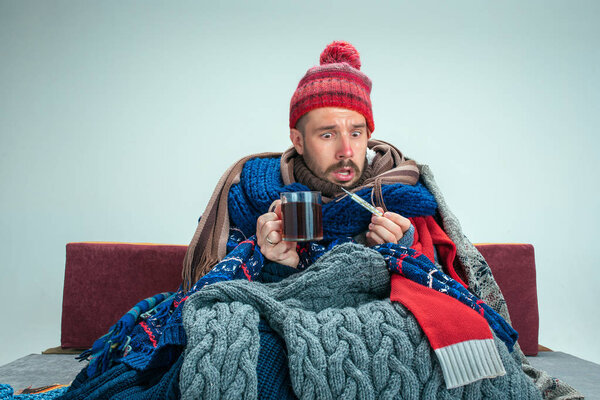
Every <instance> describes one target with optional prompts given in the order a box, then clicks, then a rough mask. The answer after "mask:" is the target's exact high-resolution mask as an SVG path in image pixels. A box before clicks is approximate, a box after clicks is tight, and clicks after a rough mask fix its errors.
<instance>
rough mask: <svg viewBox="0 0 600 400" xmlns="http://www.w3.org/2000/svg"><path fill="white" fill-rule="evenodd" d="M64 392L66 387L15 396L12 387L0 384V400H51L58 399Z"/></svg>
mask: <svg viewBox="0 0 600 400" xmlns="http://www.w3.org/2000/svg"><path fill="white" fill-rule="evenodd" d="M66 391H67V388H66V387H61V388H58V389H53V390H50V391H47V392H44V393H36V394H15V391H14V389H13V388H12V386H10V385H6V384H3V383H0V400H51V399H58V398H59V397H60V396H61V395H62V394H63V393H65V392H66Z"/></svg>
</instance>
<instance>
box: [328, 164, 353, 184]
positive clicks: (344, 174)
mask: <svg viewBox="0 0 600 400" xmlns="http://www.w3.org/2000/svg"><path fill="white" fill-rule="evenodd" d="M333 176H334V178H335V180H337V181H338V182H350V181H351V180H352V179H354V176H355V174H354V169H353V168H351V167H346V168H340V169H337V170H335V171H333Z"/></svg>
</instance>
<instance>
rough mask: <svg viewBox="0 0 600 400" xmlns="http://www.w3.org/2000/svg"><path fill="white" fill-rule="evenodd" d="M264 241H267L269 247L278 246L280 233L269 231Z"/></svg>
mask: <svg viewBox="0 0 600 400" xmlns="http://www.w3.org/2000/svg"><path fill="white" fill-rule="evenodd" d="M265 240H266V241H267V243H269V244H271V245H276V244H279V243H281V242H282V240H281V233H279V231H278V230H275V231H270V232H269V233H267V234H266V236H265Z"/></svg>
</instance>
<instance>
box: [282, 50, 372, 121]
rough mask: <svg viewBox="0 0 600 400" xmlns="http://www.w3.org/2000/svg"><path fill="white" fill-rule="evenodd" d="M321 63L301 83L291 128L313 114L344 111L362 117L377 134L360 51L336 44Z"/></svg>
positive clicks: (294, 98) (293, 104) (368, 80)
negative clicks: (333, 109)
mask: <svg viewBox="0 0 600 400" xmlns="http://www.w3.org/2000/svg"><path fill="white" fill-rule="evenodd" d="M320 63H321V65H318V66H315V67H312V68H310V69H309V70H308V71H307V72H306V75H304V77H303V78H302V79H301V80H300V83H298V87H297V88H296V91H295V92H294V95H293V96H292V101H291V102H290V128H295V127H296V123H297V122H298V120H299V119H300V117H302V116H303V115H304V114H306V113H307V112H309V111H311V110H314V109H316V108H321V107H341V108H347V109H350V110H353V111H356V112H359V113H361V114H362V115H363V116H364V117H365V119H366V121H367V127H368V128H369V131H370V132H373V131H374V130H375V123H374V122H373V110H372V109H371V98H370V94H371V80H370V79H369V77H367V76H366V75H365V74H364V73H362V72H361V71H360V67H361V64H360V55H359V54H358V51H356V49H355V48H354V46H352V45H351V44H350V43H347V42H342V41H336V42H333V43H331V44H330V45H328V46H327V47H326V48H325V50H323V53H321V58H320Z"/></svg>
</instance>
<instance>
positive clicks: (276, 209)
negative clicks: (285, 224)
mask: <svg viewBox="0 0 600 400" xmlns="http://www.w3.org/2000/svg"><path fill="white" fill-rule="evenodd" d="M269 212H272V213H275V215H277V218H279V219H281V200H279V199H278V200H275V201H274V202H273V203H271V206H270V207H269Z"/></svg>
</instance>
